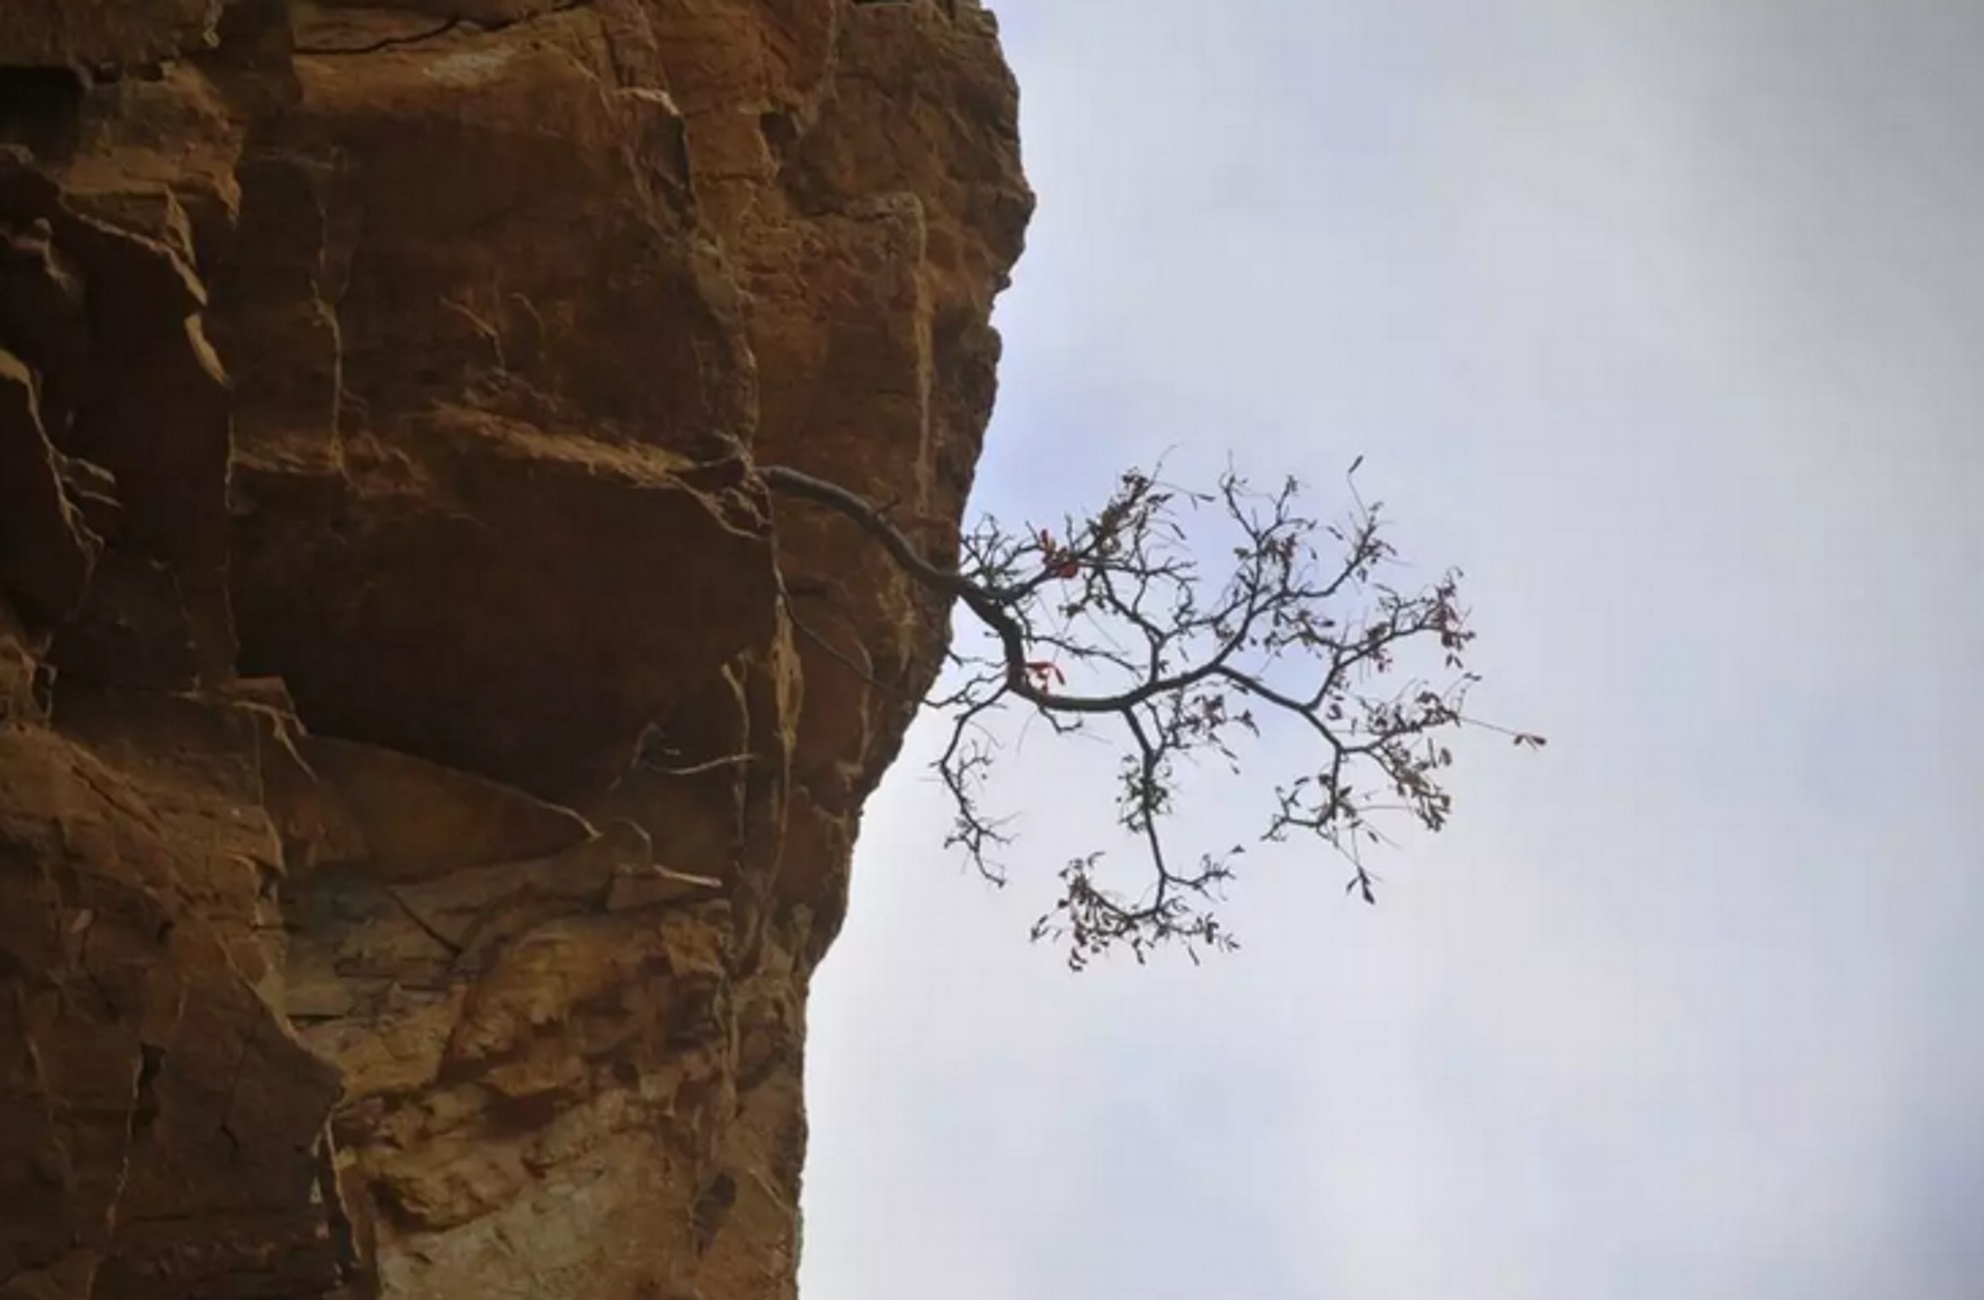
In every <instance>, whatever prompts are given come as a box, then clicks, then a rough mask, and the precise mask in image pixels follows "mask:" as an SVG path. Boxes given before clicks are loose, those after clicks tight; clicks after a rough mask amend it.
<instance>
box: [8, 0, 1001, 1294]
mask: <svg viewBox="0 0 1984 1300" xmlns="http://www.w3.org/2000/svg"><path fill="white" fill-rule="evenodd" d="M1015 113H1016V108H1015V93H1014V88H1013V85H1012V81H1011V78H1010V76H1009V75H1008V73H1007V71H1006V69H1005V66H1004V64H1003V62H1002V60H1001V57H1000V54H999V49H998V42H997V36H996V29H995V27H994V24H993V21H992V18H991V16H990V15H989V14H988V13H987V12H985V11H984V10H983V9H981V8H980V7H979V6H978V5H977V4H976V3H974V0H915V2H910V3H872V2H871V3H862V2H861V0H400V2H399V3H397V4H392V5H386V4H380V5H377V6H363V5H352V4H346V3H323V4H304V3H294V4H292V3H288V2H287V0H89V2H88V3H77V2H76V0H23V2H22V3H16V4H12V5H10V6H8V8H7V16H6V19H5V20H4V21H0V1297H5V1298H6V1300H15V1298H17V1297H18V1298H20V1300H28V1298H30V1297H32V1298H34V1300H44V1298H53V1297H85V1296H89V1297H97V1298H98V1300H126V1298H131V1300H136V1298H138V1297H144V1298H146V1300H152V1298H160V1300H163V1298H165V1297H185V1298H186V1300H192V1298H193V1297H241V1298H246V1297H320V1296H323V1297H327V1296H350V1297H359V1296H368V1297H373V1296H387V1297H416V1296H418V1297H429V1296H434V1297H449V1296H462V1297H469V1296H473V1297H476V1298H477V1300H482V1298H484V1297H492V1298H493V1297H506V1296H508V1297H520V1298H521V1297H531V1298H532V1300H559V1298H562V1297H571V1298H572V1300H579V1298H581V1297H584V1298H586V1300H594V1298H605V1300H614V1298H616V1297H627V1298H628V1300H634V1298H637V1297H640V1298H648V1300H661V1298H664V1297H668V1298H676V1300H680V1298H683V1297H691V1296H701V1297H704V1298H705V1300H746V1298H747V1297H750V1298H756V1297H773V1296H789V1295H791V1294H792V1293H793V1291H794V1269H795V1263H796V1257H797V1250H798V1239H799V1224H798V1211H797V1198H798V1187H799V1178H800V1164H801V1160H802V1157H803V1153H804V1149H805V1133H806V1130H805V1119H804V1112H803V1109H802V1105H801V1086H800V1079H801V1049H802V1046H803V1042H804V1013H805V1001H806V989H807V982H808V977H809V974H810V972H811V970H812V969H813V967H814V965H815V963H817V962H818V960H819V959H820V957H821V955H822V954H823V953H824V952H825V950H826V948H827V945H828V944H829V943H830V942H831V941H832V939H833V936H834V933H835V930H836V928H837V926H838V924H839V921H840V917H841V914H842V910H843V906H844V900H845V892H846V887H847V866H848V859H849V852H850V849H851V846H852V842H853V838H854V834H855V828H856V824H857V820H858V817H859V813H860V808H861V803H862V800H863V799H864V798H865V796H866V795H867V793H868V792H869V791H870V790H871V789H872V788H873V786H874V784H875V782H876V780H877V779H878V777H879V776H880V774H881V772H882V770H883V769H884V767H885V766H886V765H887V764H888V762H889V761H890V760H891V759H892V758H893V756H894V754H895V752H896V749H897V746H898V745H899V743H900V740H901V737H902V731H903V729H904V727H905V725H906V724H907V721H908V718H909V715H910V712H911V706H910V704H909V703H908V701H911V700H913V699H914V698H915V697H916V696H917V695H918V694H919V693H920V692H921V690H922V689H923V688H924V687H925V685H926V684H927V683H928V681H929V680H930V678H931V677H932V675H933V673H934V672H935V669H936V666H937V662H938V654H939V650H940V647H941V644H942V641H943V638H944V635H945V619H946V616H947V611H946V610H945V609H944V608H943V607H942V606H941V605H940V604H939V603H936V602H933V601H932V600H930V599H928V598H927V597H926V595H925V594H924V593H922V592H921V591H919V590H918V589H916V588H914V587H912V586H910V585H909V584H907V583H906V582H905V581H904V580H903V579H902V578H901V576H900V575H899V574H897V573H896V572H894V571H893V570H892V569H891V568H890V567H889V565H888V563H887V561H886V560H885V559H884V557H882V556H881V555H880V553H879V552H877V551H874V550H873V549H872V548H870V547H868V546H866V545H864V544H863V542H862V540H861V538H860V536H859V535H858V534H856V533H855V532H854V531H853V530H852V529H850V528H847V527H844V526H842V525H841V524H840V523H839V521H837V520H835V519H834V518H832V517H828V516H823V515H820V514H818V513H816V512H812V511H810V510H809V509H807V508H806V507H803V506H798V505H792V504H788V503H786V502H774V501H773V500H771V499H770V498H769V496H768V495H767V493H766V492H765V490H764V487H763V484H762V481H761V480H760V479H759V477H758V475H757V472H756V471H757V467H759V466H761V465H765V464H771V463H783V464H790V465H793V466H796V467H798V468H800V469H803V470H806V471H808V472H811V473H813V474H816V475H820V476H822V477H826V478H830V479H833V480H835V481H837V482H839V483H842V484H844V485H846V486H848V487H850V488H852V489H854V490H856V491H858V492H861V493H863V494H866V495H868V496H869V497H871V498H872V499H874V500H877V501H885V502H890V503H893V510H894V512H895V513H894V516H893V517H894V518H896V519H897V520H898V521H899V522H900V524H901V526H902V527H903V529H904V531H905V532H907V533H909V534H910V535H912V536H914V537H915V538H917V540H919V541H920V542H921V543H922V544H923V545H924V546H925V547H926V548H927V550H928V551H929V552H930V553H931V554H932V555H933V556H934V557H937V558H943V557H945V556H946V555H947V554H948V553H950V551H951V548H953V547H954V546H955V541H956V528H957V523H958V518H959V515H960V513H961V511H962V509H963V503H964V498H965V495H966V493H967V491H968V489H969V486H970V481H971V474H972V468H973V465H974V462H975V460H976V457H977V453H978V448H979V439H980V436H981V434H982V432H983V429H984V425H985V421H986V418H987V416H988V414H989V410H990V406H991V402H992V395H993V386H994V368H995V365H996V361H997V357H998V340H997V336H996V335H995V334H994V333H993V331H992V329H991V328H990V326H989V323H988V316H989V312H990V308H991V302H992V298H993V295H994V294H995V293H996V292H997V291H998V290H999V289H1000V288H1001V287H1002V286H1003V285H1004V283H1005V276H1006V272H1007V271H1008V269H1009V268H1010V266H1011V264H1012V262H1013V260H1014V259H1015V258H1016V257H1017V256H1018V254H1019V250H1020V242H1021V236H1022V231H1023V229H1024V226H1025V223H1026V218H1027V215H1028V213H1029V211H1030V208H1031V196H1030V195H1029V193H1028V191H1027V188H1026V185H1025V183H1024V181H1023V180H1022V178H1021V175H1020V172H1019V165H1018V153H1017V145H1016V131H1015Z"/></svg>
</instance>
